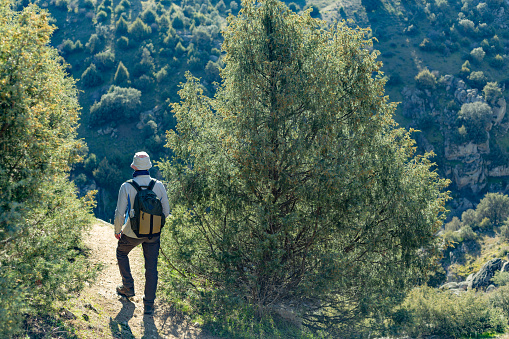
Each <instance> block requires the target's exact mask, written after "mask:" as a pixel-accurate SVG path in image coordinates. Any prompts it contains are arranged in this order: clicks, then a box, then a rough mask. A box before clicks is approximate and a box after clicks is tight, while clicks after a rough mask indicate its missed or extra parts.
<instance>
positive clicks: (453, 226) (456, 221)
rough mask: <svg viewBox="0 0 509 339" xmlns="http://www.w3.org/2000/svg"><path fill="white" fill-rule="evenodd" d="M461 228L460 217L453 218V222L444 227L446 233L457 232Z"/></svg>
mask: <svg viewBox="0 0 509 339" xmlns="http://www.w3.org/2000/svg"><path fill="white" fill-rule="evenodd" d="M460 228H461V221H460V220H459V219H458V217H453V218H452V220H451V221H449V222H448V223H447V224H445V225H444V229H445V231H451V232H454V231H457V230H459V229H460Z"/></svg>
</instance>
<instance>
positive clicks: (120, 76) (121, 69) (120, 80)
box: [114, 61, 130, 85]
mask: <svg viewBox="0 0 509 339" xmlns="http://www.w3.org/2000/svg"><path fill="white" fill-rule="evenodd" d="M114 81H115V84H117V85H123V84H129V82H130V81H129V71H128V70H127V68H126V67H125V66H124V64H123V63H122V61H120V62H119V63H118V67H117V71H116V72H115V78H114Z"/></svg>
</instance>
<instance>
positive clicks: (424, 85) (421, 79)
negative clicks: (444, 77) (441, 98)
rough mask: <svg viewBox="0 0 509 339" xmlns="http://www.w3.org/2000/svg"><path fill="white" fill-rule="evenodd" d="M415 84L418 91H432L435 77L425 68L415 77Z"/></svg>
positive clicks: (435, 81) (435, 80) (435, 82)
mask: <svg viewBox="0 0 509 339" xmlns="http://www.w3.org/2000/svg"><path fill="white" fill-rule="evenodd" d="M415 82H416V85H417V87H418V88H420V89H428V90H430V89H434V88H435V86H436V84H437V77H436V76H435V75H434V74H433V73H431V72H430V71H429V69H427V68H425V69H423V70H422V71H420V72H419V73H418V74H417V75H416V76H415Z"/></svg>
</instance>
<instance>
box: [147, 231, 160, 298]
mask: <svg viewBox="0 0 509 339" xmlns="http://www.w3.org/2000/svg"><path fill="white" fill-rule="evenodd" d="M160 246H161V239H160V237H159V236H156V237H153V238H152V239H148V238H147V239H146V240H145V241H144V242H143V256H144V257H145V297H144V298H143V302H144V304H145V306H147V305H148V306H149V307H153V305H154V300H155V298H156V289H157V279H158V273H157V257H158V256H159V247H160Z"/></svg>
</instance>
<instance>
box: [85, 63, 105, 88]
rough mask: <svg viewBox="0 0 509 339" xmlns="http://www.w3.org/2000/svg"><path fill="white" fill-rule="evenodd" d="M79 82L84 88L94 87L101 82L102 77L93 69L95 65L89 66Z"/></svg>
mask: <svg viewBox="0 0 509 339" xmlns="http://www.w3.org/2000/svg"><path fill="white" fill-rule="evenodd" d="M81 81H82V82H83V86H85V87H94V86H97V85H100V84H101V83H102V82H103V79H102V76H101V74H100V73H99V71H98V70H97V68H96V67H95V64H93V63H92V64H90V66H88V67H87V69H86V70H85V72H83V74H82V75H81Z"/></svg>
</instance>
